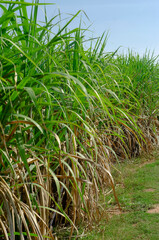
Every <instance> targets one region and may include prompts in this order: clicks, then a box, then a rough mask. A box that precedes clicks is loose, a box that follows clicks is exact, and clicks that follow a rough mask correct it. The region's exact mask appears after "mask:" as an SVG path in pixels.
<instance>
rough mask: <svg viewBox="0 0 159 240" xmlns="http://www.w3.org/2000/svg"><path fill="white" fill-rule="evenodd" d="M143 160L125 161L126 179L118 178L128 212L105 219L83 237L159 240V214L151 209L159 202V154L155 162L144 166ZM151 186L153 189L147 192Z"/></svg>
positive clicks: (89, 238)
mask: <svg viewBox="0 0 159 240" xmlns="http://www.w3.org/2000/svg"><path fill="white" fill-rule="evenodd" d="M141 162H142V160H141V159H140V160H139V161H138V163H137V161H135V163H131V164H129V167H128V164H124V163H123V164H121V167H122V168H123V169H122V172H123V174H122V175H123V180H122V181H121V179H119V178H118V179H117V178H116V180H118V181H119V183H120V184H119V185H118V188H117V193H118V197H119V201H120V203H121V205H122V208H123V210H124V211H125V212H124V213H123V214H120V215H114V216H112V217H111V218H110V219H109V220H108V221H106V220H105V219H104V220H102V221H101V222H100V224H99V225H98V226H97V227H95V230H93V231H92V232H91V233H90V234H88V235H87V236H86V237H82V238H81V239H85V240H86V239H87V240H91V239H93V240H95V239H97V240H98V239H104V240H105V239H109V240H117V239H120V240H130V239H147V240H157V239H158V236H159V214H149V213H147V210H148V209H149V208H152V206H153V205H154V204H156V203H159V185H158V183H159V174H158V172H159V156H156V161H155V162H151V163H148V164H142V165H141ZM129 174H130V175H129ZM121 183H122V184H121ZM121 186H122V187H121ZM123 186H124V187H123ZM150 188H151V189H153V191H152V192H151V191H150V192H145V190H146V189H150ZM114 204H115V202H114V201H112V205H114Z"/></svg>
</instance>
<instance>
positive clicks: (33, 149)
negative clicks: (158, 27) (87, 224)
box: [0, 0, 159, 240]
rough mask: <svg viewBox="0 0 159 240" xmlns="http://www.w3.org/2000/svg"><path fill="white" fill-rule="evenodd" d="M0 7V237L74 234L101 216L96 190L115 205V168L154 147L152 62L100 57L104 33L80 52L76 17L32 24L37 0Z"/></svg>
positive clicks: (157, 84) (157, 85)
mask: <svg viewBox="0 0 159 240" xmlns="http://www.w3.org/2000/svg"><path fill="white" fill-rule="evenodd" d="M29 5H30V7H28V6H29ZM43 5H44V4H43ZM0 7H1V12H2V14H1V16H0V45H1V48H0V129H1V131H0V171H1V173H0V236H1V239H12V240H14V239H36V236H37V237H38V239H44V238H47V239H49V237H50V238H51V239H54V236H55V234H56V231H55V230H54V227H56V226H57V225H61V224H68V223H69V224H71V226H72V227H71V233H70V234H71V235H72V233H73V231H74V229H76V230H77V228H76V223H78V222H79V221H81V219H86V218H88V219H90V220H91V219H92V218H95V217H96V215H97V214H99V211H100V209H99V208H98V194H99V190H102V189H103V188H106V186H108V185H111V187H112V189H113V192H114V197H115V199H116V201H117V203H118V205H119V202H118V199H117V196H116V193H115V185H114V181H113V177H112V175H111V166H112V164H113V162H115V161H116V160H117V161H119V160H122V159H125V158H130V157H132V156H136V155H139V154H140V153H141V151H148V150H149V149H151V148H152V146H153V144H155V143H156V141H157V139H156V131H157V130H156V124H157V123H158V122H157V114H158V112H157V111H158V106H159V100H158V92H159V81H158V73H159V68H158V63H157V61H156V59H154V58H153V57H150V56H149V55H148V54H145V56H143V57H140V56H139V55H133V54H132V53H131V52H130V53H129V54H128V55H127V56H122V55H118V54H117V52H115V53H105V44H106V37H105V35H104V34H103V36H102V37H100V38H98V39H97V40H96V42H95V43H92V41H91V40H90V47H88V48H87V49H86V48H85V47H84V43H85V41H86V40H87V39H86V37H85V29H82V27H81V24H79V27H77V28H75V29H72V30H69V24H70V23H71V22H72V21H73V20H74V19H75V18H76V17H77V16H78V15H79V14H80V12H78V13H77V14H76V15H75V16H73V17H72V18H70V19H69V20H68V22H67V23H66V24H65V25H64V26H63V25H62V23H61V24H60V26H59V21H60V19H61V16H60V15H57V16H53V18H52V19H51V20H48V19H47V15H46V11H45V23H38V22H37V16H38V7H39V1H38V0H36V1H33V3H32V4H31V3H27V2H25V1H24V0H21V1H2V0H1V1H0ZM30 8H31V9H30ZM57 29H58V30H57ZM119 207H120V205H119Z"/></svg>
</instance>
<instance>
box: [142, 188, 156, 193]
mask: <svg viewBox="0 0 159 240" xmlns="http://www.w3.org/2000/svg"><path fill="white" fill-rule="evenodd" d="M144 192H155V189H153V188H147V189H145V190H144Z"/></svg>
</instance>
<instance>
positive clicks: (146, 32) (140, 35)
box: [40, 0, 159, 55]
mask: <svg viewBox="0 0 159 240" xmlns="http://www.w3.org/2000/svg"><path fill="white" fill-rule="evenodd" d="M40 2H52V3H56V5H53V6H50V7H48V8H47V13H48V16H49V17H53V16H54V15H55V13H57V8H58V7H59V9H60V11H61V13H63V14H64V13H71V14H75V13H76V12H77V11H78V10H83V11H85V13H86V14H87V15H88V17H89V19H90V21H88V20H87V19H86V17H85V16H84V15H83V20H84V21H85V22H86V25H87V26H89V25H90V24H92V26H91V27H90V30H92V31H93V36H94V37H96V36H101V34H102V33H103V32H104V31H109V39H108V43H107V47H106V51H114V50H115V49H117V48H118V47H119V46H122V50H124V51H126V49H127V48H130V49H132V50H133V51H135V52H138V53H140V54H142V53H144V52H145V50H146V49H148V50H151V51H153V50H154V51H155V55H157V54H159V0H44V1H42V0H41V1H40ZM62 16H63V17H64V16H66V15H65V14H64V15H62ZM78 20H79V19H78ZM77 26H78V21H77V20H76V21H75V22H74V24H73V25H72V27H77ZM70 28H71V26H70ZM91 36H92V34H91Z"/></svg>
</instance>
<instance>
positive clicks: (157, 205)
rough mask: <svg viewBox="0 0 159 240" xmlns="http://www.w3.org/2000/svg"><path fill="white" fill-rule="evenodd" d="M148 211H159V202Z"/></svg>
mask: <svg viewBox="0 0 159 240" xmlns="http://www.w3.org/2000/svg"><path fill="white" fill-rule="evenodd" d="M147 213H159V204H156V205H154V206H153V208H151V209H149V210H148V211H147Z"/></svg>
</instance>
